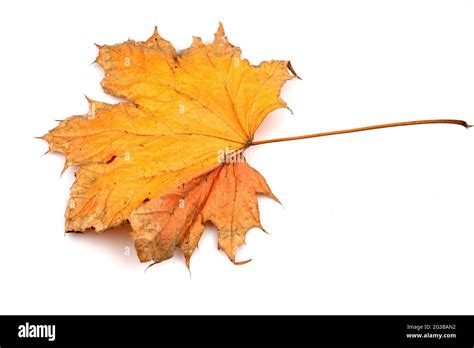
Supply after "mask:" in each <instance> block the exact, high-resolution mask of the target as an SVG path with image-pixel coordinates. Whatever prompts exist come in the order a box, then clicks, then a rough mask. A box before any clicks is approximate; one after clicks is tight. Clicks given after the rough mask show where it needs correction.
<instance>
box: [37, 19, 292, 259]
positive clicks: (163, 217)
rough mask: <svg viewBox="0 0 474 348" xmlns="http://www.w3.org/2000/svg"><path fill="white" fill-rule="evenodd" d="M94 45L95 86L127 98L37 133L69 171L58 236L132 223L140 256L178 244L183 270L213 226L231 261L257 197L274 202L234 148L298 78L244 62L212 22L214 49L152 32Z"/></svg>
mask: <svg viewBox="0 0 474 348" xmlns="http://www.w3.org/2000/svg"><path fill="white" fill-rule="evenodd" d="M98 47H99V55H98V57H97V59H96V62H97V63H98V64H99V65H100V66H101V67H102V68H103V69H104V71H105V77H104V79H103V81H102V83H101V84H102V86H103V88H104V90H105V91H106V92H107V93H109V94H111V95H113V96H117V97H121V98H125V99H126V102H123V103H118V104H115V105H111V104H106V103H101V102H98V101H93V100H89V113H88V114H87V115H81V116H73V117H70V118H68V119H66V120H64V121H62V122H60V124H59V125H58V126H57V127H56V128H54V129H53V130H51V131H50V132H49V133H47V134H46V135H44V136H43V139H45V140H46V141H47V142H48V143H49V151H58V152H62V153H64V154H65V155H66V162H65V167H64V169H66V168H67V167H69V166H71V165H75V166H78V169H77V171H76V180H75V182H74V184H73V186H72V188H71V194H70V199H69V203H68V206H67V208H66V213H65V218H66V222H65V229H66V231H85V230H87V229H90V228H92V229H95V231H97V232H102V231H104V230H106V229H109V228H111V227H114V226H117V225H120V224H123V223H126V222H129V221H130V223H131V226H132V229H133V231H132V237H133V238H134V240H135V246H136V249H137V253H138V256H139V258H140V260H141V261H150V260H153V261H155V262H159V261H162V260H165V259H167V258H170V257H171V256H172V255H173V253H174V250H175V248H176V247H179V248H181V249H182V250H183V252H184V254H185V256H186V262H187V264H188V265H189V259H190V257H191V254H192V252H193V250H194V249H195V248H196V246H197V244H198V241H199V238H200V236H201V234H202V232H203V229H204V223H205V222H206V221H211V222H212V223H213V224H215V225H216V226H217V228H218V235H219V247H220V248H221V249H222V250H223V251H224V252H225V253H226V254H227V255H228V257H229V258H230V259H231V260H232V261H233V262H236V261H235V256H236V249H237V248H238V247H239V246H240V245H241V244H242V243H243V242H244V238H245V233H246V232H247V231H248V230H249V229H250V228H252V227H261V225H260V221H259V212H258V204H257V200H256V194H257V193H262V194H266V195H269V196H271V197H273V198H274V196H273V194H272V193H271V191H270V189H269V188H268V186H267V184H266V183H265V180H264V179H263V177H262V176H261V175H260V174H259V173H258V172H256V171H255V170H254V169H252V168H250V166H249V165H248V164H247V163H246V162H245V161H244V160H243V157H242V155H241V152H242V151H244V150H245V149H246V148H247V147H248V146H249V144H251V142H252V140H253V136H254V134H255V131H256V129H257V127H258V126H259V125H260V124H261V123H262V121H263V120H264V118H265V117H266V116H267V115H268V114H269V113H270V112H271V111H273V110H275V109H278V108H282V107H286V104H285V102H284V101H283V100H282V99H281V98H280V96H279V95H280V90H281V87H282V86H283V84H284V83H285V82H286V81H288V80H290V79H292V78H294V77H297V76H296V74H295V73H294V71H293V69H292V68H291V64H290V62H288V61H277V60H274V61H265V62H262V63H261V64H260V65H258V66H254V65H251V64H250V63H249V62H248V60H246V59H242V58H241V51H240V49H239V48H238V47H235V46H233V45H232V44H230V43H229V42H228V40H227V38H226V36H225V33H224V29H223V26H222V24H220V25H219V28H218V30H217V32H216V34H215V37H214V41H213V42H212V43H210V44H204V43H203V42H202V41H201V39H200V38H198V37H194V38H193V43H192V45H191V47H190V48H187V49H185V50H183V51H181V52H177V51H176V50H175V49H174V47H173V46H172V45H171V44H170V43H169V42H168V41H166V40H165V39H163V38H162V37H161V36H160V35H159V34H158V31H157V30H156V28H155V31H154V33H153V35H152V36H151V37H150V38H149V39H148V40H147V41H145V42H135V41H133V40H128V41H126V42H124V43H121V44H117V45H111V46H108V45H104V46H98ZM223 153H224V154H226V155H225V156H222V154H223ZM229 154H230V155H229ZM237 158H238V159H239V160H238V161H235V159H237ZM229 160H230V161H229ZM181 200H184V203H183V201H181Z"/></svg>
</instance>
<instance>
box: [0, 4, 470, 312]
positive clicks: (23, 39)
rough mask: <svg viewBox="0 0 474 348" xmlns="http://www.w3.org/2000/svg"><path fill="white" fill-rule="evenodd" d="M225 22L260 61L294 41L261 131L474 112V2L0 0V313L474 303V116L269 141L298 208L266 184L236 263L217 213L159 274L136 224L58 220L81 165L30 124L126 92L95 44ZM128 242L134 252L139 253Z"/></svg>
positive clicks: (286, 192)
mask: <svg viewBox="0 0 474 348" xmlns="http://www.w3.org/2000/svg"><path fill="white" fill-rule="evenodd" d="M218 21H222V22H223V23H224V26H225V28H226V32H227V35H228V37H229V40H230V41H231V42H232V43H233V44H235V45H238V46H240V47H241V48H242V50H243V54H244V56H245V57H246V58H249V59H250V61H251V62H252V63H255V64H258V63H259V62H260V61H262V60H268V59H289V60H291V61H292V63H293V66H294V67H295V69H296V71H297V72H298V74H300V75H301V76H302V77H303V80H302V81H299V80H294V81H290V82H289V83H288V84H287V85H286V86H285V88H284V90H283V92H282V95H283V98H284V99H285V100H286V101H287V102H288V104H289V106H290V107H291V108H292V109H293V112H294V115H291V114H290V113H289V112H288V111H287V110H279V111H277V112H274V113H272V114H271V115H270V116H268V118H267V120H266V121H265V123H264V124H263V125H262V127H261V128H260V129H259V131H258V134H257V138H258V139H269V138H274V137H282V136H291V135H299V134H306V133H314V132H319V131H326V130H336V129H341V128H351V127H357V126H365V125H369V124H378V123H386V122H394V121H405V120H412V119H425V118H461V119H465V120H467V121H468V122H471V123H474V99H473V98H474V3H473V1H471V0H461V1H456V0H446V1H433V0H427V1H418V0H411V1H380V0H374V1H340V0H336V1H335V0H327V1H291V2H289V1H276V0H271V1H238V2H237V1H233V2H223V1H215V2H212V1H193V2H191V1H190V2H185V1H149V2H147V1H136V0H135V1H128V2H125V1H84V0H80V1H67V2H66V1H9V2H8V1H2V2H1V3H0V35H1V54H0V81H1V82H0V84H1V85H0V88H1V91H0V92H1V101H2V105H1V109H0V110H1V136H0V141H1V153H2V162H1V163H2V169H1V172H0V173H1V180H0V194H1V196H0V204H1V210H0V211H1V217H2V226H1V230H0V313H1V314H26V313H32V314H40V313H42V314H61V313H64V314H87V313H104V314H109V313H136V314H142V313H146V314H165V313H176V314H182V313H225V314H228V313H241V314H245V313H261V314H265V313H293V314H298V313H307V314H474V299H473V296H472V294H473V293H474V278H473V277H472V275H473V270H474V253H473V248H474V218H473V217H474V184H473V178H474V130H470V131H467V130H465V129H463V128H462V127H459V126H453V125H428V126H415V127H408V128H394V129H388V130H378V131H373V132H366V133H358V134H351V135H340V136H335V137H328V138H320V139H311V140H305V141H300V142H291V143H290V142H289V143H279V144H271V145H264V146H259V147H255V148H253V150H252V153H250V154H249V161H250V163H251V164H252V165H253V166H254V167H255V168H256V169H257V170H259V171H260V172H261V173H262V174H263V175H264V176H265V177H266V179H267V181H268V183H269V184H270V186H271V187H272V189H273V191H274V193H275V194H276V195H277V196H278V197H279V198H280V200H281V201H282V202H283V207H281V206H279V205H278V204H276V203H273V202H272V201H270V200H268V199H261V200H260V203H261V204H260V207H261V216H262V222H263V225H264V226H265V228H266V229H267V230H268V231H269V232H270V233H271V234H269V235H267V234H265V233H263V232H261V231H259V230H252V231H250V232H249V234H248V238H247V245H246V246H245V247H244V248H243V249H242V250H241V252H240V253H239V257H240V259H246V258H253V261H252V262H250V263H249V264H247V265H245V266H239V267H237V266H234V265H233V264H232V263H230V262H229V261H228V260H227V258H226V257H225V255H224V254H223V253H222V252H219V251H217V249H216V235H215V230H214V229H213V228H212V227H209V228H208V230H207V231H206V233H205V235H204V237H203V239H202V241H201V243H200V249H199V250H198V251H197V252H196V253H195V255H194V256H193V259H192V274H191V276H190V274H189V273H188V271H187V269H186V267H185V265H184V261H183V258H182V256H180V255H177V256H176V257H175V258H174V259H172V260H170V261H167V262H164V263H162V264H159V265H155V266H153V267H151V268H150V269H148V271H146V272H144V270H145V265H143V264H140V263H139V262H138V260H137V258H136V255H135V253H134V251H133V246H132V243H131V240H130V238H129V237H128V235H127V231H124V230H122V231H110V232H107V233H104V234H102V235H92V234H91V235H66V236H64V235H63V223H64V219H63V213H64V209H65V206H66V202H67V197H68V194H69V187H70V185H71V184H72V181H73V172H72V170H69V171H68V172H66V173H65V174H64V175H63V177H62V178H61V177H60V172H61V169H62V166H63V160H64V159H63V158H62V156H60V155H47V156H42V153H43V152H45V151H46V149H47V146H46V144H45V143H44V142H42V141H40V140H37V139H34V138H33V137H34V136H40V135H42V134H44V133H45V132H47V131H48V130H49V129H51V128H53V127H54V126H55V125H56V123H55V122H54V120H55V119H63V118H65V117H68V116H70V115H73V114H81V113H85V112H86V111H87V103H86V100H85V99H84V94H86V95H88V96H89V97H91V98H93V99H98V100H103V101H109V102H111V101H112V102H114V101H116V100H114V99H113V98H111V97H109V96H107V95H105V94H104V93H103V91H102V90H101V88H100V85H99V82H100V80H101V78H102V72H101V71H100V69H99V67H98V66H95V65H91V64H90V63H91V62H92V61H93V60H94V59H95V56H96V54H97V49H96V47H95V46H94V45H93V43H98V44H114V43H118V42H122V41H125V40H127V39H128V38H129V37H130V38H133V39H135V40H144V39H146V38H147V37H148V36H149V35H151V33H152V30H153V26H154V25H158V28H159V31H160V33H161V35H162V36H163V37H165V38H167V39H168V40H170V41H171V42H172V43H173V44H174V45H175V46H176V47H177V48H179V49H182V48H185V47H187V46H188V45H189V44H190V42H191V36H192V35H197V36H201V37H202V38H203V39H204V40H206V41H209V40H211V39H212V37H213V33H214V32H215V30H216V28H217V23H218ZM128 248H131V253H130V255H126V251H127V250H128Z"/></svg>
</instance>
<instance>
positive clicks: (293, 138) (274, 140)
mask: <svg viewBox="0 0 474 348" xmlns="http://www.w3.org/2000/svg"><path fill="white" fill-rule="evenodd" d="M439 123H445V124H456V125H459V126H463V127H465V128H470V127H472V126H471V125H469V124H467V122H466V121H462V120H449V119H446V120H444V119H438V120H419V121H406V122H395V123H385V124H378V125H374V126H367V127H360V128H351V129H342V130H337V131H332V132H323V133H315V134H307V135H298V136H294V137H287V138H276V139H267V140H260V141H252V142H251V143H250V144H249V145H248V146H255V145H262V144H269V143H277V142H281V141H292V140H301V139H309V138H319V137H326V136H330V135H338V134H346V133H355V132H364V131H368V130H373V129H381V128H391V127H401V126H414V125H418V124H439Z"/></svg>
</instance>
